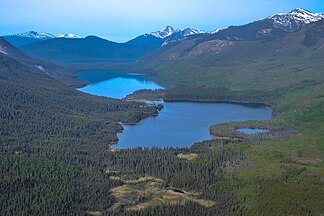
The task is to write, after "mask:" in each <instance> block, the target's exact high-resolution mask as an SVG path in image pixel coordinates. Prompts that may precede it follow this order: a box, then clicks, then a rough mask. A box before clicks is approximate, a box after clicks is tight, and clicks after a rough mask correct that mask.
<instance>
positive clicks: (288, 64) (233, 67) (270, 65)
mask: <svg viewBox="0 0 324 216" xmlns="http://www.w3.org/2000/svg"><path fill="white" fill-rule="evenodd" d="M241 29H242V33H241V34H242V35H245V36H246V34H243V33H246V32H247V31H243V30H244V28H243V27H242V28H241ZM250 36H252V34H251V35H250ZM251 39H252V38H251ZM323 39H324V20H320V21H317V22H314V23H310V24H307V25H306V26H305V27H303V28H301V29H299V30H297V31H295V32H286V33H285V34H283V35H282V36H281V37H279V38H272V39H271V40H269V39H266V38H265V39H260V38H258V39H257V40H237V39H236V40H229V39H228V38H227V37H226V39H219V38H212V37H206V35H202V36H201V37H200V38H191V39H190V38H189V39H186V40H183V41H179V42H177V43H175V44H173V45H172V46H164V47H163V48H160V49H158V50H157V51H155V52H154V53H153V54H151V55H149V56H147V57H145V58H143V59H141V60H140V64H141V66H140V68H141V69H140V70H142V71H144V70H145V71H154V74H155V75H157V76H159V78H160V79H164V80H165V81H166V82H169V83H173V84H174V85H178V86H186V85H206V86H219V87H223V86H226V87H231V88H234V89H237V88H239V89H264V90H265V89H266V90H271V89H273V88H281V87H286V86H289V85H294V84H297V83H299V82H303V81H305V80H317V81H320V80H323V73H322V68H323V67H324V63H323V62H324V40H323Z"/></svg>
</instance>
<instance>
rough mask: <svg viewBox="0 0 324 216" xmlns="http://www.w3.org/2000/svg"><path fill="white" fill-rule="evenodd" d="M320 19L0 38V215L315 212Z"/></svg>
mask: <svg viewBox="0 0 324 216" xmlns="http://www.w3.org/2000/svg"><path fill="white" fill-rule="evenodd" d="M323 19H324V15H323V13H311V12H309V11H306V10H303V9H295V10H293V11H291V12H289V13H282V14H275V15H273V16H269V17H267V18H265V19H263V20H257V21H255V22H252V23H249V24H247V25H243V26H230V27H228V28H226V29H220V30H216V31H213V32H203V31H201V30H198V29H191V28H185V29H174V28H172V27H170V26H167V27H165V28H163V29H161V30H160V31H157V32H151V33H146V34H143V35H140V36H138V37H136V38H134V39H132V40H130V41H128V42H125V43H116V42H113V41H109V40H106V39H102V38H99V37H97V36H88V37H78V36H76V35H65V36H64V35H61V36H57V35H53V34H44V33H42V34H41V33H37V32H29V33H28V34H20V35H19V34H18V35H11V36H10V35H9V36H5V37H4V39H2V38H0V48H1V49H0V66H1V67H0V84H1V85H0V99H1V101H2V103H1V104H0V150H1V151H0V154H1V164H0V165H1V169H0V170H1V171H0V192H1V194H2V195H3V196H1V198H0V207H1V208H0V214H1V215H123V216H126V215H138V216H144V215H154V216H159V215H161V216H162V215H163V216H164V215H185V216H190V215H211V216H212V215H322V214H324V209H323V206H324V202H323V200H324V190H323V188H324V187H323V186H324V181H323V179H324V162H323V160H324V155H323V153H324V145H323V140H324V136H323V134H324V133H323V132H324V124H323V122H324V97H323V92H324V82H323V80H324V74H323V68H324V34H323V33H324V22H323V21H324V20H323ZM287 23H288V24H289V25H287ZM35 35H36V36H35ZM45 36H46V37H48V38H45V39H44V37H45ZM6 37H7V39H8V38H9V39H8V41H9V42H10V40H11V41H12V43H13V44H14V43H15V46H16V47H15V46H13V45H12V44H9V43H8V42H7V41H6ZM42 37H43V38H42ZM241 129H245V130H243V131H240V130H241ZM253 130H257V132H260V133H255V132H254V131H253Z"/></svg>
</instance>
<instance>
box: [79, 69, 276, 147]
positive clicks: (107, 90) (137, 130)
mask: <svg viewBox="0 0 324 216" xmlns="http://www.w3.org/2000/svg"><path fill="white" fill-rule="evenodd" d="M78 77H79V78H80V79H83V80H85V81H87V82H89V83H90V85H89V86H87V87H84V88H81V89H79V90H80V91H83V92H87V93H90V94H94V95H100V96H107V97H115V98H123V97H125V96H126V95H128V94H130V93H132V92H133V91H135V90H138V89H156V88H162V86H160V85H158V84H157V83H154V82H152V81H150V80H149V79H148V78H147V77H145V76H143V75H138V74H127V73H125V72H122V71H111V70H87V71H82V72H79V73H78ZM163 105H164V109H163V110H161V112H160V114H159V115H158V116H157V117H150V118H146V119H144V120H142V121H141V122H139V123H138V124H136V125H124V131H123V132H122V133H119V134H118V138H119V142H118V143H117V144H116V146H115V147H117V148H134V147H153V146H158V147H187V146H190V145H192V144H193V143H194V142H198V141H202V140H208V139H210V138H211V136H210V134H209V133H208V127H209V126H210V125H212V124H215V123H221V122H227V121H243V120H263V119H270V118H271V113H272V110H271V108H269V107H251V106H242V105H238V104H227V103H193V102H174V103H166V102H163Z"/></svg>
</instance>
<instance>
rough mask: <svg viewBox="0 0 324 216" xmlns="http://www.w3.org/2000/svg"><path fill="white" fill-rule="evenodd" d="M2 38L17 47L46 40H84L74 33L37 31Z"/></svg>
mask: <svg viewBox="0 0 324 216" xmlns="http://www.w3.org/2000/svg"><path fill="white" fill-rule="evenodd" d="M2 37H3V38H4V39H5V40H6V41H8V42H9V43H11V44H12V45H14V46H16V47H20V46H25V45H28V44H32V43H36V42H40V41H44V40H50V39H55V38H82V37H80V36H78V35H75V34H72V33H68V34H57V35H54V34H50V33H45V32H36V31H28V32H25V33H19V34H12V35H5V36H2Z"/></svg>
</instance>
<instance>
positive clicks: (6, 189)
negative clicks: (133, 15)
mask: <svg viewBox="0 0 324 216" xmlns="http://www.w3.org/2000/svg"><path fill="white" fill-rule="evenodd" d="M0 65H1V67H0V101H1V103H0V158H1V163H0V193H1V198H0V214H1V215H82V214H84V213H85V212H86V211H87V210H91V209H96V210H104V209H107V208H109V207H110V206H111V205H112V204H113V202H114V198H113V197H112V196H111V194H110V193H109V190H110V188H112V187H115V186H118V185H119V184H120V182H118V181H112V180H110V179H109V176H108V175H106V174H104V172H103V170H104V168H105V167H103V166H102V164H103V162H102V159H103V156H102V153H103V152H104V150H105V145H107V144H109V143H111V142H113V141H115V140H116V131H118V130H121V125H120V124H118V122H119V121H123V122H136V121H138V120H140V119H141V118H143V117H146V116H148V115H152V114H155V113H156V112H157V111H156V108H154V107H147V106H144V104H141V103H129V102H123V101H119V100H114V99H108V98H104V97H95V96H91V95H87V94H83V93H81V92H78V91H76V90H73V89H70V88H69V87H67V86H65V85H64V84H61V83H59V82H57V81H55V80H53V79H52V78H50V77H48V76H46V75H45V74H43V73H38V72H37V71H33V70H29V69H27V68H26V67H24V66H22V65H21V64H19V63H18V62H16V61H14V60H12V59H10V58H8V57H6V56H4V55H2V54H0Z"/></svg>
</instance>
